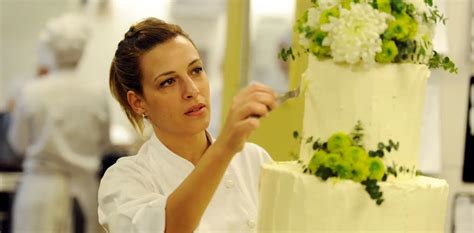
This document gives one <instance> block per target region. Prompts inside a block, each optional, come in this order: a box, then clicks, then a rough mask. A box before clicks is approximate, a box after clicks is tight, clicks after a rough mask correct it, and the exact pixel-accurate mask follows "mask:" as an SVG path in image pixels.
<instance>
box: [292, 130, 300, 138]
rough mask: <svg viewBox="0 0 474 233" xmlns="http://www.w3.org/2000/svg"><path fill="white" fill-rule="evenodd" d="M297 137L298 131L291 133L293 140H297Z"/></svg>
mask: <svg viewBox="0 0 474 233" xmlns="http://www.w3.org/2000/svg"><path fill="white" fill-rule="evenodd" d="M299 136H300V134H299V133H298V131H296V130H295V131H293V138H294V139H298V138H299Z"/></svg>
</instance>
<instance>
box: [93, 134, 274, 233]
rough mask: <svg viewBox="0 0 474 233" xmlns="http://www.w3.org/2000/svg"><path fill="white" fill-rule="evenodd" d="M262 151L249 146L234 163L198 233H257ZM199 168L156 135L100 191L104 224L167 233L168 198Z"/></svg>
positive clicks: (119, 163)
mask: <svg viewBox="0 0 474 233" xmlns="http://www.w3.org/2000/svg"><path fill="white" fill-rule="evenodd" d="M271 161H272V160H271V158H270V156H269V155H268V153H267V152H266V151H265V150H264V149H263V148H261V147H259V146H257V145H255V144H252V143H246V144H245V146H244V149H243V150H242V151H241V152H240V153H237V154H236V155H235V156H234V158H233V159H232V161H231V162H230V164H229V167H228V168H227V170H226V172H225V174H224V176H223V178H222V180H221V182H220V184H219V186H218V188H217V190H216V192H215V194H214V196H213V197H212V199H211V201H210V203H209V205H208V207H207V208H206V210H205V212H204V215H203V217H202V218H201V222H200V224H199V226H198V228H197V229H196V231H195V232H206V233H207V232H216V233H217V232H219V233H226V232H256V229H255V228H256V223H257V216H258V214H257V209H258V185H259V179H260V170H261V165H262V164H263V163H267V162H271ZM193 169H194V165H193V164H192V163H191V162H189V161H188V160H186V159H184V158H182V157H180V156H178V155H176V154H175V153H173V152H172V151H170V150H169V149H168V148H167V147H166V146H164V145H163V144H162V143H161V142H160V141H159V139H158V138H157V137H156V136H155V135H154V134H153V135H152V136H151V138H150V139H149V140H148V141H147V142H145V144H144V145H143V146H142V147H141V149H140V150H139V152H138V154H137V155H135V156H130V157H123V158H120V159H119V160H118V161H117V163H116V164H114V165H113V166H111V167H110V168H109V169H108V170H107V172H106V173H105V175H104V177H103V178H102V180H101V183H100V187H99V210H98V211H99V222H100V223H101V224H102V226H104V227H105V228H106V229H107V230H108V231H109V232H111V233H117V232H127V233H130V232H136V233H138V232H140V233H141V232H143V233H150V232H164V229H165V206H166V200H167V197H168V196H169V195H170V194H171V193H172V192H173V191H174V190H175V189H176V188H177V187H178V186H179V185H180V184H181V183H182V182H183V180H184V179H185V178H186V177H187V176H188V175H189V174H190V173H191V172H192V170H193Z"/></svg>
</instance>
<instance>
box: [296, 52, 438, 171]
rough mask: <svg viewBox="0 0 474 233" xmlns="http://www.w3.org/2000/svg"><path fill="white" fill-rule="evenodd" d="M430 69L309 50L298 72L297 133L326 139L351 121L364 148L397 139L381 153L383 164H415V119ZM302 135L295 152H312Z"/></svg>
mask: <svg viewBox="0 0 474 233" xmlns="http://www.w3.org/2000/svg"><path fill="white" fill-rule="evenodd" d="M429 75H430V71H429V69H428V67H427V66H425V65H416V64H385V65H382V64H375V65H374V66H373V67H371V68H370V69H364V68H362V67H355V68H354V67H351V66H347V65H338V64H335V63H334V62H333V61H331V60H326V61H318V60H316V59H315V58H314V57H313V56H309V60H308V69H307V70H306V72H305V75H304V76H303V77H304V79H303V83H304V85H305V86H306V87H305V93H304V95H305V110H304V111H305V112H304V119H303V132H302V134H303V137H304V138H308V137H310V136H313V138H314V139H317V138H321V140H323V141H326V140H327V139H328V138H329V137H330V136H331V135H332V134H333V133H335V132H340V131H343V132H347V133H350V132H351V131H352V130H353V128H354V126H355V125H356V123H357V121H359V120H360V121H361V122H362V124H363V128H364V131H363V132H364V139H363V142H364V145H365V147H366V149H367V150H375V149H377V144H378V143H379V142H384V143H385V144H387V143H388V140H389V139H392V140H393V141H395V142H397V141H398V142H400V148H399V150H398V151H392V153H390V154H388V156H386V157H385V161H386V164H387V165H391V164H392V161H395V162H396V164H397V165H403V166H405V167H407V168H410V169H411V168H414V167H415V168H416V167H417V162H418V155H419V141H420V121H421V113H422V107H423V101H424V96H425V89H426V83H427V80H428V77H429ZM304 142H305V140H303V141H302V145H301V150H300V158H301V159H302V160H303V161H304V163H306V164H307V163H308V161H309V160H310V159H311V157H312V150H311V144H305V143H304Z"/></svg>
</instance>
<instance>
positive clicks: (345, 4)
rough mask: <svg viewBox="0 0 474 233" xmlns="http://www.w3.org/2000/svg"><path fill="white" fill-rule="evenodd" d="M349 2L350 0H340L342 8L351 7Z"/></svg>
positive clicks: (348, 8)
mask: <svg viewBox="0 0 474 233" xmlns="http://www.w3.org/2000/svg"><path fill="white" fill-rule="evenodd" d="M351 2H353V1H352V0H341V6H342V8H344V9H347V10H350V9H351Z"/></svg>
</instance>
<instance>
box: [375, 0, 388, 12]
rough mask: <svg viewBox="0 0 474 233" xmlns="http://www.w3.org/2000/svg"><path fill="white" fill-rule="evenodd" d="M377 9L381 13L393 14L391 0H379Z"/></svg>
mask: <svg viewBox="0 0 474 233" xmlns="http://www.w3.org/2000/svg"><path fill="white" fill-rule="evenodd" d="M377 9H379V11H382V12H385V13H388V14H392V7H391V6H390V0H377Z"/></svg>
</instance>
